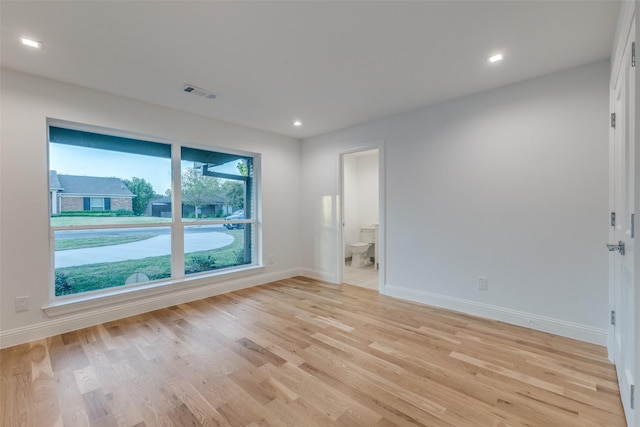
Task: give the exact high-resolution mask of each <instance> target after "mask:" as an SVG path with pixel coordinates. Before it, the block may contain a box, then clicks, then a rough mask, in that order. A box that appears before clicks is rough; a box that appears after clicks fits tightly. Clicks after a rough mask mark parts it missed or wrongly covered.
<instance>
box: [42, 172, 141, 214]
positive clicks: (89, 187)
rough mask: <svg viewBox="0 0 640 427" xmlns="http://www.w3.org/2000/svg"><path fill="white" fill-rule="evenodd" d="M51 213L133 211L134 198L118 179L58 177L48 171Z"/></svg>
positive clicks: (56, 174) (74, 176)
mask: <svg viewBox="0 0 640 427" xmlns="http://www.w3.org/2000/svg"><path fill="white" fill-rule="evenodd" d="M49 193H50V195H51V213H52V214H59V213H61V212H68V211H115V210H118V209H125V210H128V211H130V210H132V200H133V198H134V197H135V194H133V193H132V192H131V191H129V189H128V188H127V186H126V185H125V184H124V182H122V180H121V179H120V178H104V177H99V176H77V175H59V174H58V173H57V172H56V171H49Z"/></svg>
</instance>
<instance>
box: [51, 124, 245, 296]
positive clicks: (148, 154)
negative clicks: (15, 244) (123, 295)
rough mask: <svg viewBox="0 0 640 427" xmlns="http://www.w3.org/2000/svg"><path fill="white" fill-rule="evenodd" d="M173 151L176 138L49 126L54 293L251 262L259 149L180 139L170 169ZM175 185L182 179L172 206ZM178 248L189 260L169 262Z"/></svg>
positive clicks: (178, 184)
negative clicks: (250, 151) (215, 148)
mask: <svg viewBox="0 0 640 427" xmlns="http://www.w3.org/2000/svg"><path fill="white" fill-rule="evenodd" d="M171 152H172V151H171V145H170V144H163V143H157V142H151V141H144V140H138V139H131V138H123V137H119V136H111V135H103V134H99V133H93V132H86V131H80V130H74V129H66V128H62V127H56V126H50V127H49V169H50V170H49V197H50V203H49V205H50V209H51V211H50V215H51V229H52V231H53V233H52V236H53V248H54V251H55V252H54V254H55V255H54V270H55V279H54V281H55V295H56V296H63V295H71V294H77V293H82V292H89V291H98V290H101V289H107V288H113V287H118V286H131V285H135V284H139V283H145V282H152V281H158V280H167V279H171V278H180V277H182V276H183V275H185V274H187V275H190V274H196V273H203V272H208V271H212V270H219V269H225V268H232V267H236V266H242V265H247V264H252V263H253V262H254V259H255V256H254V246H255V245H254V239H255V236H254V233H253V230H254V224H255V219H254V218H253V217H254V215H253V214H252V212H253V205H254V202H253V200H254V190H253V188H254V177H253V158H252V157H247V156H239V155H232V154H226V153H218V152H212V151H206V150H198V149H193V148H187V147H181V150H180V153H181V159H180V164H181V171H179V172H178V176H172V173H171ZM174 180H175V181H176V182H175V183H174V182H173V181H174ZM172 188H181V192H180V196H181V197H180V198H181V199H182V203H181V205H182V206H181V207H180V208H179V209H177V212H175V213H174V207H173V206H172V203H173V200H174V197H172V194H171V192H172ZM174 216H175V218H174ZM180 222H182V225H184V227H183V229H184V246H183V247H180V248H177V247H175V246H176V245H175V244H172V241H171V235H172V228H173V227H175V226H176V225H177V224H179V223H180ZM181 246H182V245H181ZM178 253H179V254H180V255H179V258H184V268H183V269H180V271H172V265H173V263H172V257H176V256H177V254H178Z"/></svg>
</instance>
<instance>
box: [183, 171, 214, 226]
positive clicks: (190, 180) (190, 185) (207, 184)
mask: <svg viewBox="0 0 640 427" xmlns="http://www.w3.org/2000/svg"><path fill="white" fill-rule="evenodd" d="M218 190H219V184H218V180H217V179H215V178H214V177H209V176H203V175H202V172H201V171H200V169H195V168H186V169H185V170H184V172H182V203H184V204H185V205H190V206H193V207H194V209H195V216H196V218H198V209H199V208H201V207H202V206H205V205H207V204H211V203H212V202H213V200H214V197H215V196H216V194H217V192H218Z"/></svg>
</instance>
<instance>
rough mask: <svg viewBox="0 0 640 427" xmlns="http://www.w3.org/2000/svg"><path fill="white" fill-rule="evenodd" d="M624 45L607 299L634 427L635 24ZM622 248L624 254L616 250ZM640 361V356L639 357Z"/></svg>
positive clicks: (616, 91) (616, 100)
mask: <svg viewBox="0 0 640 427" xmlns="http://www.w3.org/2000/svg"><path fill="white" fill-rule="evenodd" d="M629 34H630V37H629V39H628V40H627V43H626V45H625V52H624V60H623V61H621V66H620V69H619V70H618V71H617V78H616V79H615V85H614V88H613V99H612V101H613V109H614V113H615V126H614V127H613V123H612V127H613V131H612V139H611V142H612V145H613V146H612V149H611V150H610V155H611V156H612V159H611V161H610V165H611V168H612V170H611V174H610V179H611V183H610V189H611V191H612V198H611V202H610V203H611V210H612V212H615V226H614V227H611V230H610V233H609V237H610V242H609V243H610V244H612V245H618V246H617V247H610V250H611V249H613V251H612V252H611V254H610V255H609V257H610V258H609V268H610V275H609V277H610V279H611V281H612V283H611V286H612V288H613V289H612V292H611V293H610V295H611V296H612V298H613V300H612V301H611V306H612V310H613V311H614V315H615V324H614V325H613V326H612V328H613V334H614V342H613V354H612V357H613V360H614V363H615V364H616V371H617V375H618V383H619V385H620V395H621V399H622V404H623V406H624V409H625V415H626V417H627V423H628V425H629V426H636V425H637V424H635V423H636V422H637V421H638V420H636V418H637V417H636V415H635V412H636V410H635V409H634V408H633V407H634V406H635V405H634V404H633V402H632V394H633V393H632V387H634V381H635V370H636V363H637V362H636V348H635V347H636V343H635V336H636V319H637V314H636V298H637V295H636V293H637V291H636V277H635V262H636V261H635V260H636V253H635V237H634V236H633V234H634V233H633V230H632V224H633V215H634V214H635V192H636V184H635V181H636V171H635V165H636V153H635V68H634V67H633V66H632V62H631V50H632V43H633V39H634V35H635V19H634V23H633V24H632V28H631V31H630V33H629ZM620 247H624V250H619V249H620ZM639 356H640V355H639Z"/></svg>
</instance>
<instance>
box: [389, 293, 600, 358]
mask: <svg viewBox="0 0 640 427" xmlns="http://www.w3.org/2000/svg"><path fill="white" fill-rule="evenodd" d="M384 294H385V295H388V296H391V297H395V298H401V299H405V300H409V301H414V302H419V303H423V304H428V305H432V306H435V307H441V308H446V309H449V310H454V311H459V312H462V313H466V314H473V315H475V316H480V317H485V318H488V319H493V320H499V321H501V322H505V323H509V324H512V325H518V326H522V327H525V328H530V329H535V330H537V331H542V332H549V333H552V334H556V335H560V336H563V337H568V338H573V339H576V340H580V341H586V342H590V343H593V344H598V345H603V346H604V345H606V344H607V336H608V333H607V330H606V329H599V328H594V327H592V326H587V325H583V324H579V323H573V322H567V321H565V320H559V319H554V318H551V317H546V316H540V315H537V314H531V313H527V312H524V311H518V310H511V309H508V308H503V307H498V306H494V305H489V304H483V303H479V302H476V301H469V300H464V299H460V298H453V297H449V296H446V295H440V294H434V293H430V292H424V291H419V290H415V289H408V288H404V287H401V286H393V285H386V286H385V287H384Z"/></svg>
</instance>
